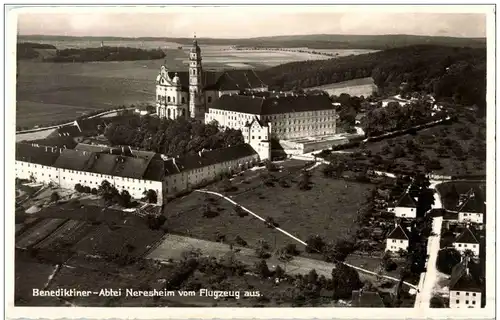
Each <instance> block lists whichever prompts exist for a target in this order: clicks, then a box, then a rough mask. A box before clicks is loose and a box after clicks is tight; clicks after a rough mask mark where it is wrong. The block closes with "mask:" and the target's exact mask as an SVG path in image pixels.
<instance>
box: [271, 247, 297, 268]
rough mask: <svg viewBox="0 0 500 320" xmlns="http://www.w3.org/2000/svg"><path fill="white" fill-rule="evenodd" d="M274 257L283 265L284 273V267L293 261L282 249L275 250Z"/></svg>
mask: <svg viewBox="0 0 500 320" xmlns="http://www.w3.org/2000/svg"><path fill="white" fill-rule="evenodd" d="M274 255H275V256H276V257H277V258H278V260H279V261H280V262H281V263H283V265H284V267H285V268H284V270H285V272H286V266H287V264H288V263H289V262H290V261H292V260H293V255H291V254H289V253H288V252H287V251H286V250H285V249H284V248H281V249H278V250H276V252H275V253H274Z"/></svg>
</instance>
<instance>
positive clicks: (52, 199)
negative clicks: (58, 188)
mask: <svg viewBox="0 0 500 320" xmlns="http://www.w3.org/2000/svg"><path fill="white" fill-rule="evenodd" d="M59 199H60V197H59V193H57V192H55V191H54V192H52V194H51V195H50V202H57V201H59Z"/></svg>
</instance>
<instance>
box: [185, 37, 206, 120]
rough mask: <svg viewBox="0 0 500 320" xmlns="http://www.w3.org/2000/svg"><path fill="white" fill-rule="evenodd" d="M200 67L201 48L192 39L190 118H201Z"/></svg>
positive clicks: (203, 108)
mask: <svg viewBox="0 0 500 320" xmlns="http://www.w3.org/2000/svg"><path fill="white" fill-rule="evenodd" d="M201 79H202V68H201V50H200V47H199V46H198V41H197V40H196V35H195V36H194V40H193V47H192V48H191V51H190V52H189V113H190V116H191V118H196V119H203V117H204V115H205V106H204V101H203V99H202V94H203V92H202V89H203V87H202V85H203V84H202V80H201Z"/></svg>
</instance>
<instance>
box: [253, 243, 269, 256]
mask: <svg viewBox="0 0 500 320" xmlns="http://www.w3.org/2000/svg"><path fill="white" fill-rule="evenodd" d="M255 255H256V256H257V257H258V258H260V259H267V258H269V257H270V256H271V254H270V253H269V244H268V243H267V242H265V241H263V240H260V241H259V242H258V244H257V247H256V248H255Z"/></svg>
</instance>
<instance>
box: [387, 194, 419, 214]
mask: <svg viewBox="0 0 500 320" xmlns="http://www.w3.org/2000/svg"><path fill="white" fill-rule="evenodd" d="M387 210H388V211H389V212H393V213H394V215H395V216H396V217H398V218H407V219H414V218H416V217H417V202H416V201H415V199H413V197H412V196H411V195H410V194H409V193H408V192H405V194H403V196H402V197H401V198H400V199H399V200H398V202H397V203H396V205H395V206H394V207H389V208H388V209H387Z"/></svg>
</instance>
